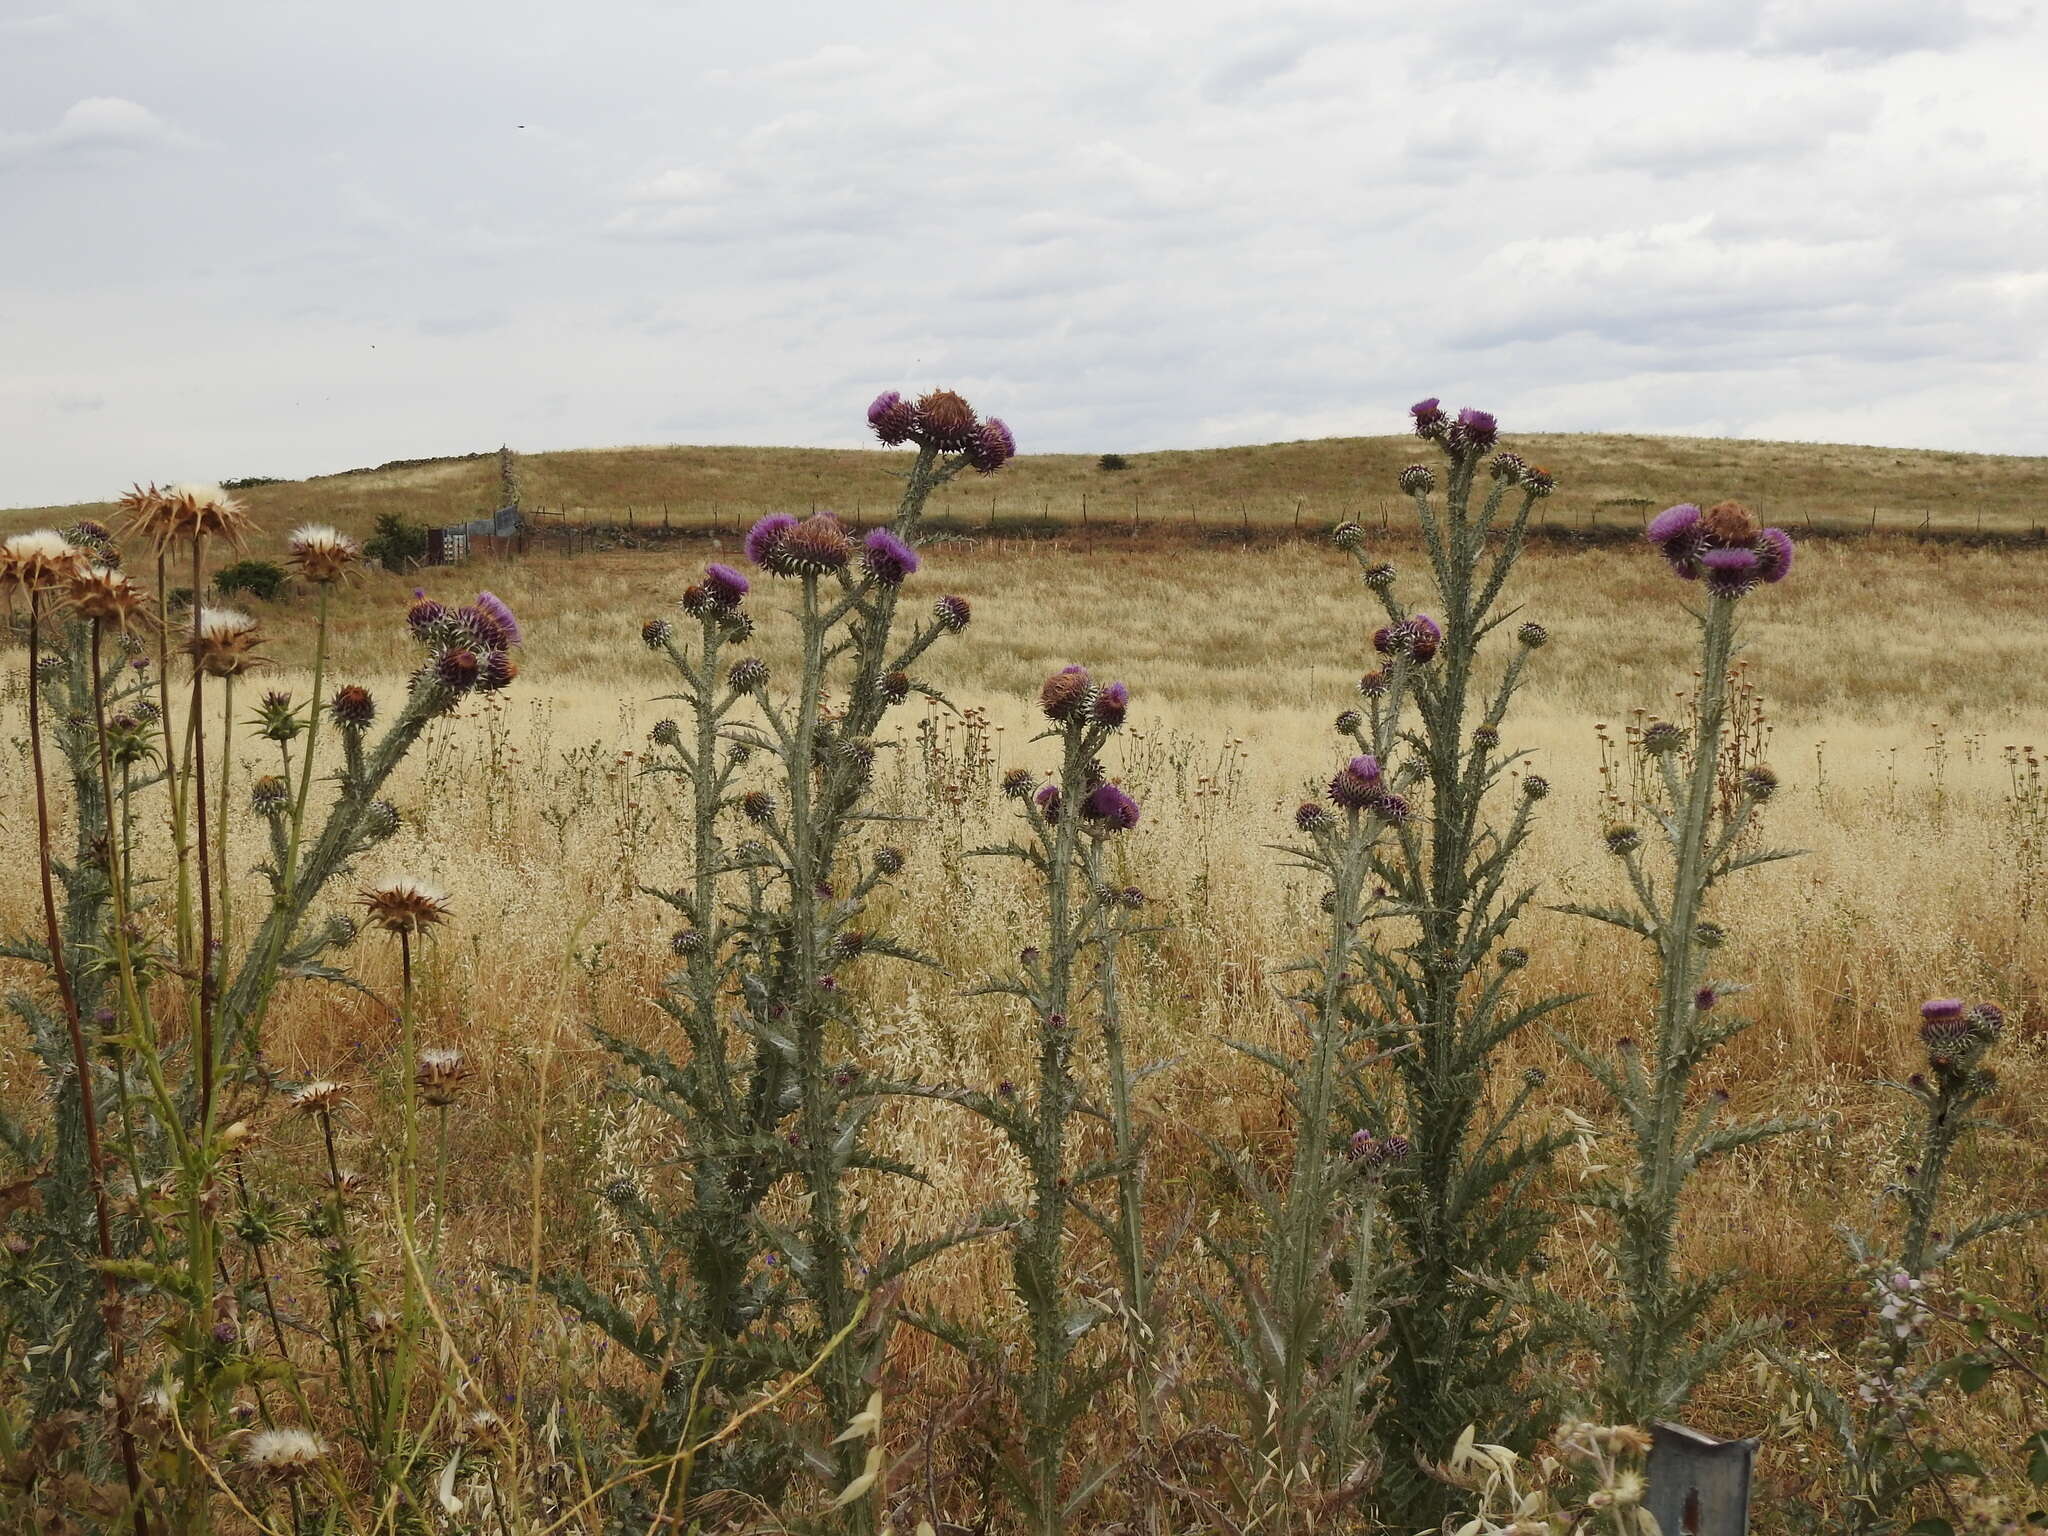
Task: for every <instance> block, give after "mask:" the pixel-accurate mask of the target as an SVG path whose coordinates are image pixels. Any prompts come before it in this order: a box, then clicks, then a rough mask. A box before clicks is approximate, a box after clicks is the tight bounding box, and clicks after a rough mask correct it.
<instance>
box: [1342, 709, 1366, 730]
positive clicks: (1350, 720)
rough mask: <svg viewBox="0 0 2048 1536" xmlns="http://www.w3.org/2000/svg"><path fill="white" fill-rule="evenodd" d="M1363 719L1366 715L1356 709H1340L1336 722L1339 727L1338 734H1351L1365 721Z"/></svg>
mask: <svg viewBox="0 0 2048 1536" xmlns="http://www.w3.org/2000/svg"><path fill="white" fill-rule="evenodd" d="M1363 719H1364V717H1363V716H1361V715H1360V714H1359V713H1358V711H1357V710H1355V709H1346V710H1342V711H1340V712H1339V713H1338V715H1337V719H1336V722H1335V724H1336V727H1337V734H1338V735H1339V736H1349V735H1350V734H1351V733H1352V732H1353V731H1355V730H1357V729H1358V727H1359V726H1360V724H1362V723H1363Z"/></svg>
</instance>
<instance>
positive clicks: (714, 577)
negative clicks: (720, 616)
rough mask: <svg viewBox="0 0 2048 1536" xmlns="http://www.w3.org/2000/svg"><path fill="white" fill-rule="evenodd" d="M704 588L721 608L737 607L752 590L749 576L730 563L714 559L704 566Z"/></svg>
mask: <svg viewBox="0 0 2048 1536" xmlns="http://www.w3.org/2000/svg"><path fill="white" fill-rule="evenodd" d="M704 590H705V592H706V593H708V594H709V595H710V598H711V600H712V601H713V602H714V603H716V604H718V606H719V607H721V608H737V607H739V605H740V601H741V599H743V598H744V597H745V596H746V595H747V593H748V592H749V591H750V590H752V589H751V585H750V584H749V582H748V581H747V578H746V577H744V576H742V575H741V574H740V573H739V572H738V571H736V570H734V569H733V568H732V567H731V566H729V565H720V564H718V563H717V562H716V561H713V562H712V563H711V564H710V565H707V566H705V567H704Z"/></svg>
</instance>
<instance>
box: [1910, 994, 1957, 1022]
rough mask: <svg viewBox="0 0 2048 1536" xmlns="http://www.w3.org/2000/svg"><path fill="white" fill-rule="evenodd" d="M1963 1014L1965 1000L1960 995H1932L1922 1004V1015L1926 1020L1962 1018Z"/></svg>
mask: <svg viewBox="0 0 2048 1536" xmlns="http://www.w3.org/2000/svg"><path fill="white" fill-rule="evenodd" d="M1962 1016H1963V1000H1962V999H1961V998H1960V997H1931V998H1929V999H1928V1000H1927V1001H1926V1002H1924V1003H1922V1004H1921V1005H1920V1017H1921V1019H1922V1020H1924V1021H1926V1022H1930V1023H1931V1022H1933V1021H1934V1020H1936V1019H1960V1018H1961V1017H1962Z"/></svg>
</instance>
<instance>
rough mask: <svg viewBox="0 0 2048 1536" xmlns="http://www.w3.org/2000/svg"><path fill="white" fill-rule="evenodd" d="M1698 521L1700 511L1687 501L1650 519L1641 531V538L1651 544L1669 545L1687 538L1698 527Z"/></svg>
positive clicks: (1668, 508) (1667, 508)
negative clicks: (1648, 523) (1675, 540)
mask: <svg viewBox="0 0 2048 1536" xmlns="http://www.w3.org/2000/svg"><path fill="white" fill-rule="evenodd" d="M1699 521H1700V509H1699V508H1698V507H1696V506H1694V505H1693V504H1692V503H1691V502H1689V501H1681V502H1680V503H1679V504H1678V505H1677V506H1675V507H1666V508H1665V509H1664V510H1663V511H1662V512H1659V513H1658V514H1657V515H1656V516H1655V517H1653V518H1651V519H1650V525H1649V527H1647V528H1645V529H1644V530H1643V537H1644V538H1646V539H1648V540H1649V541H1650V542H1651V543H1652V544H1669V543H1671V542H1672V541H1673V540H1674V539H1682V538H1689V537H1690V536H1691V535H1692V532H1693V530H1694V529H1695V528H1697V527H1698V526H1699Z"/></svg>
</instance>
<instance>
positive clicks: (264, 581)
mask: <svg viewBox="0 0 2048 1536" xmlns="http://www.w3.org/2000/svg"><path fill="white" fill-rule="evenodd" d="M284 583H285V570H284V567H283V566H281V565H279V564H278V563H277V562H276V561H274V560H237V561H236V562H235V563H234V564H233V565H224V566H222V567H221V568H220V571H219V573H218V574H216V575H215V576H214V578H213V590H214V591H216V592H218V593H219V594H220V595H221V596H222V597H233V596H235V595H236V594H238V593H246V594H248V595H249V596H250V597H259V598H261V599H263V601H264V602H266V603H268V602H274V601H275V600H276V599H277V597H278V596H279V594H281V593H282V592H283V591H284Z"/></svg>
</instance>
